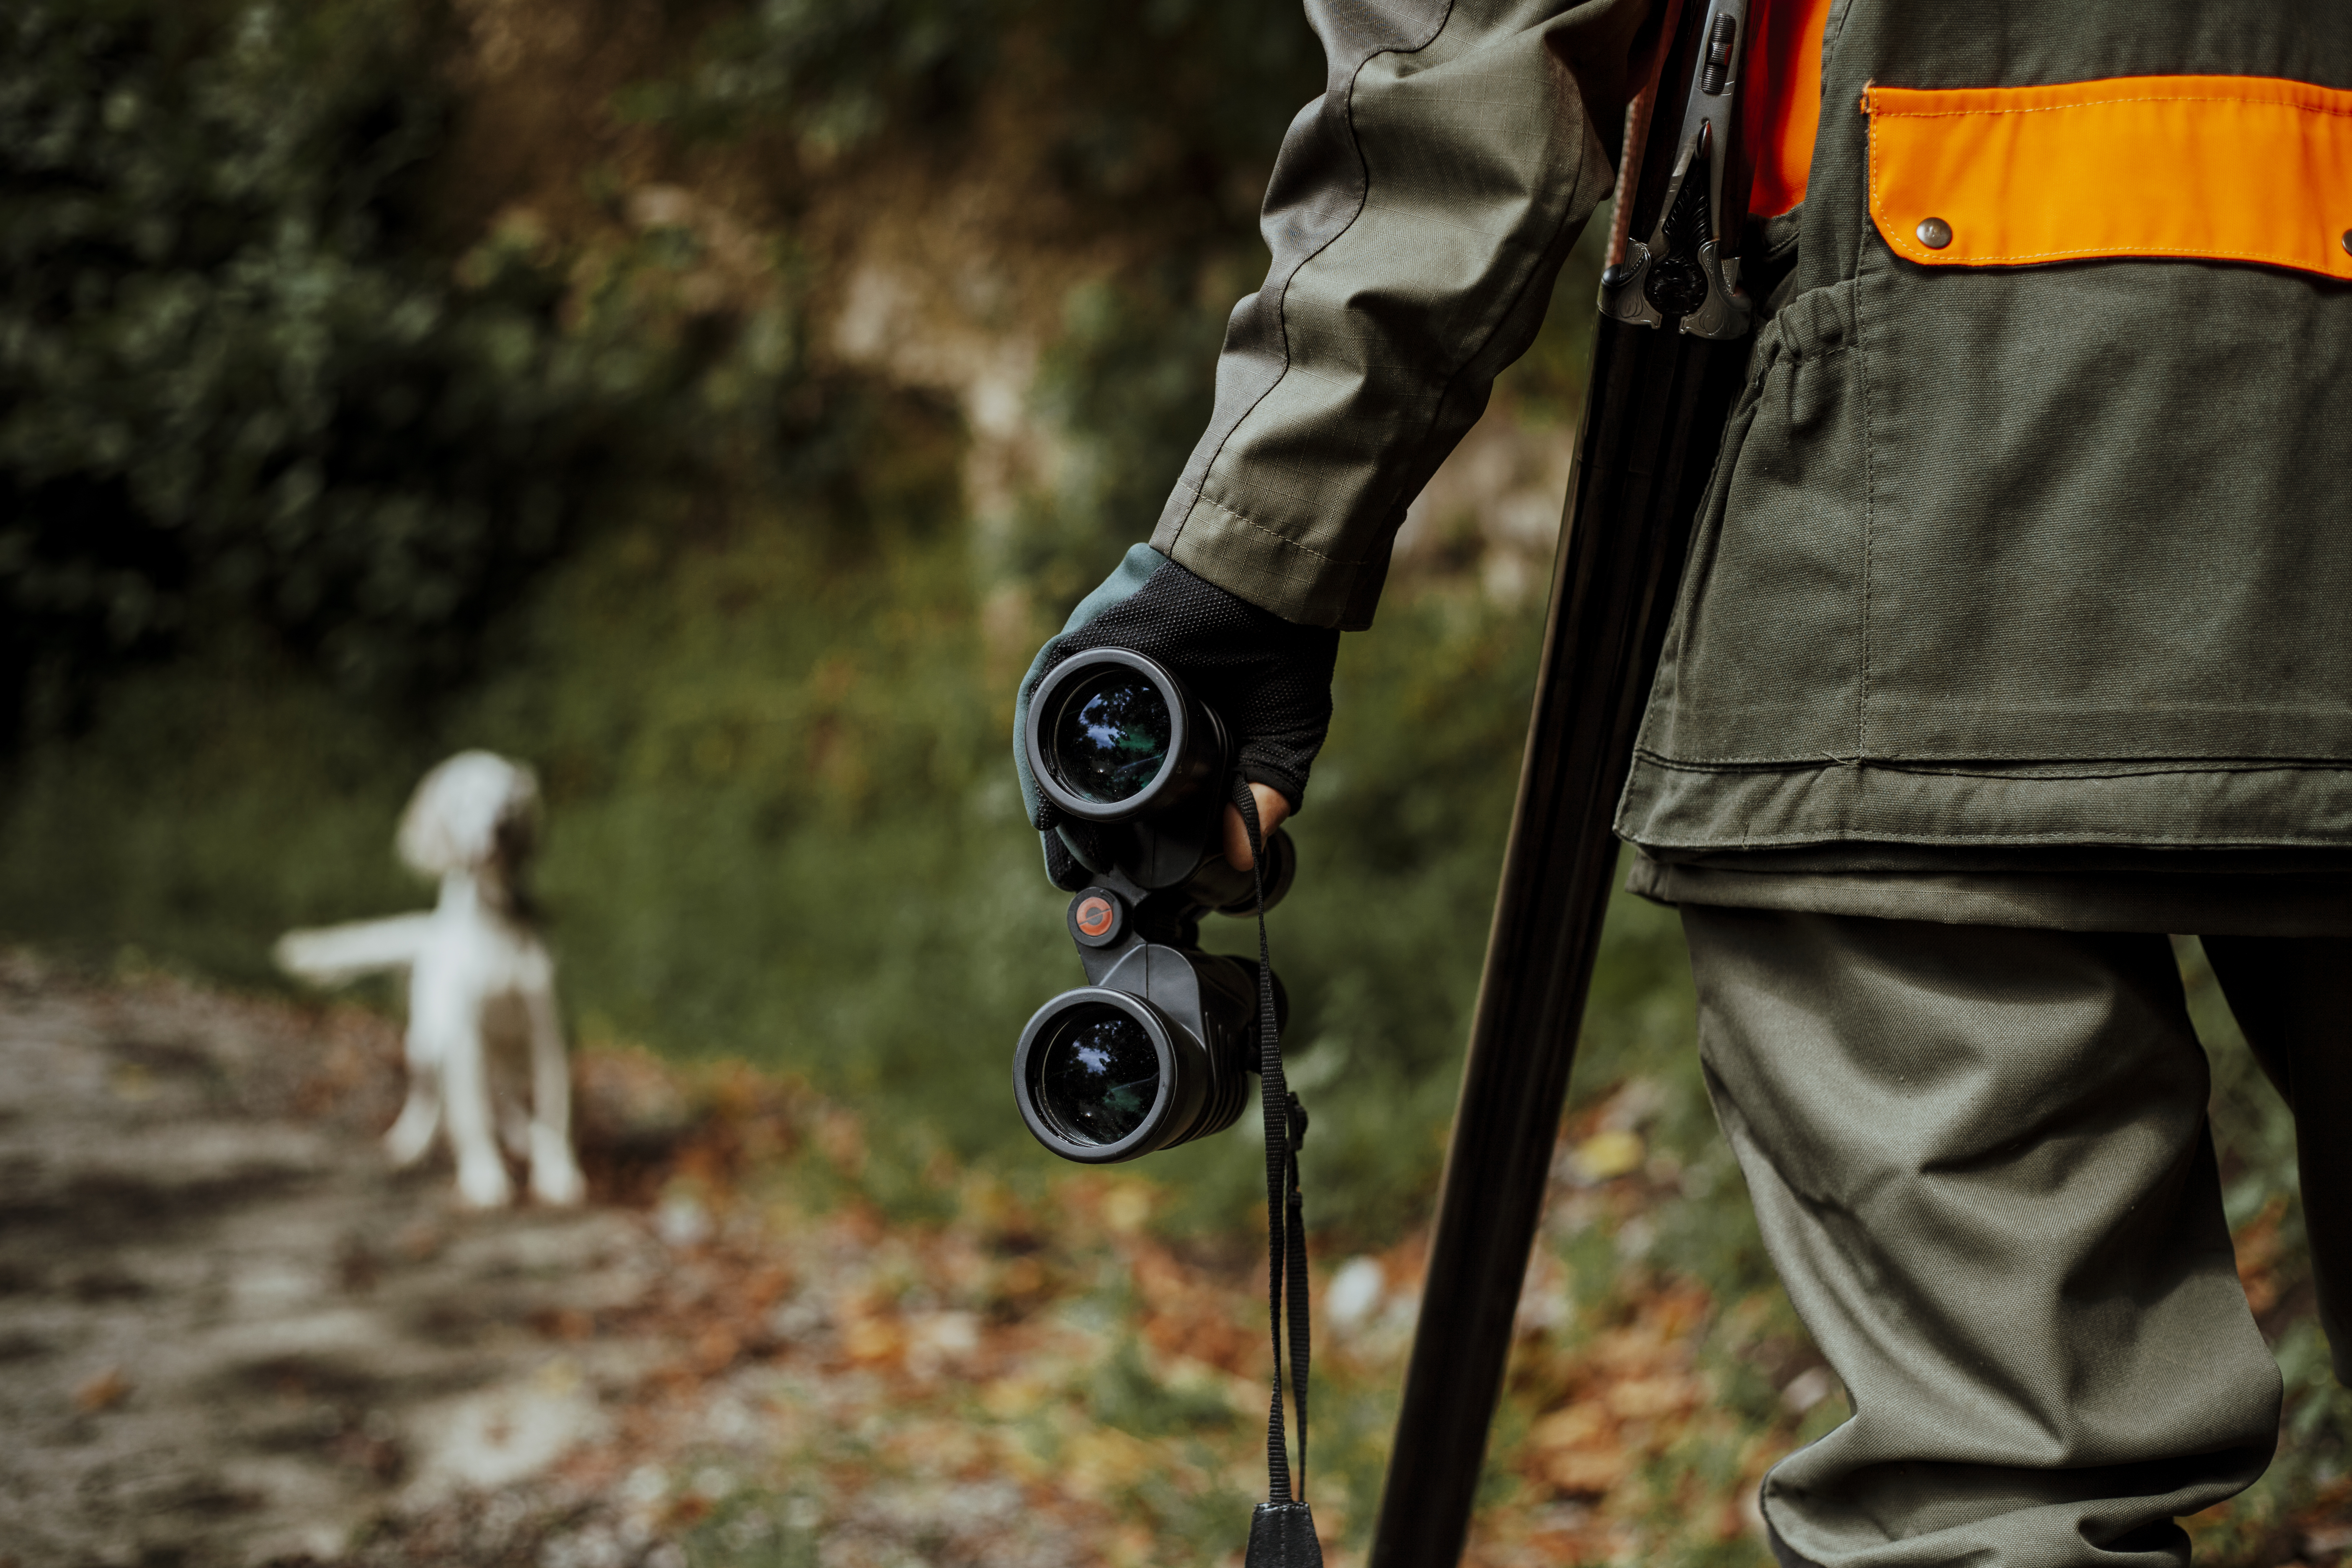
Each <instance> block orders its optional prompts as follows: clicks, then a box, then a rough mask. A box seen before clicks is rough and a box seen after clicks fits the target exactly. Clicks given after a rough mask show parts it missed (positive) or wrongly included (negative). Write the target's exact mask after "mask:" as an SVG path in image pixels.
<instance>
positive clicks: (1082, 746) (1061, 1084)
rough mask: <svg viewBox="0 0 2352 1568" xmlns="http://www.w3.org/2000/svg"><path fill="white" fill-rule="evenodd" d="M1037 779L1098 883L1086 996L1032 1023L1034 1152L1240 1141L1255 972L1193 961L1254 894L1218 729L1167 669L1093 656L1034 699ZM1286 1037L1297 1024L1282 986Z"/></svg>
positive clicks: (1027, 1098)
mask: <svg viewBox="0 0 2352 1568" xmlns="http://www.w3.org/2000/svg"><path fill="white" fill-rule="evenodd" d="M1022 745H1023V747H1024V750H1025V751H1026V752H1027V754H1028V760H1029V767H1030V771H1031V772H1032V773H1034V775H1035V776H1036V780H1037V785H1038V788H1039V789H1040V790H1042V791H1043V792H1044V794H1045V798H1046V799H1047V800H1049V801H1051V802H1052V803H1053V805H1054V808H1055V811H1056V812H1057V813H1059V814H1060V816H1061V822H1060V824H1059V826H1056V827H1055V829H1054V831H1055V833H1056V834H1058V835H1059V836H1060V837H1061V840H1062V843H1063V845H1064V846H1065V847H1066V848H1067V849H1068V850H1069V852H1070V854H1071V856H1072V857H1073V858H1076V861H1077V862H1078V864H1079V865H1081V866H1083V867H1084V868H1086V869H1087V873H1088V874H1089V875H1090V876H1092V877H1093V879H1094V880H1093V882H1092V883H1091V884H1089V885H1088V886H1087V887H1085V888H1083V889H1079V891H1078V892H1077V893H1076V895H1075V896H1074V897H1073V898H1072V899H1071V900H1070V910H1069V931H1070V940H1071V941H1072V942H1076V944H1077V948H1078V958H1079V961H1080V962H1081V963H1083V964H1085V966H1086V972H1087V984H1086V985H1084V986H1081V987H1080V988H1078V989H1077V990H1076V991H1065V992H1064V993H1062V994H1060V995H1059V996H1056V997H1055V998H1054V999H1053V1000H1052V1001H1050V1002H1048V1003H1046V1004H1045V1005H1044V1006H1043V1007H1040V1008H1038V1009H1037V1012H1036V1014H1035V1016H1033V1017H1032V1018H1031V1019H1030V1020H1029V1025H1028V1027H1026V1028H1024V1029H1023V1030H1022V1031H1021V1044H1020V1046H1019V1047H1017V1048H1016V1049H1015V1050H1014V1051H1013V1096H1014V1099H1015V1100H1017V1101H1018V1103H1019V1104H1020V1107H1021V1119H1022V1120H1023V1121H1025V1122H1027V1123H1028V1124H1029V1131H1031V1132H1033V1133H1034V1134H1035V1135H1036V1138H1037V1141H1038V1142H1040V1143H1043V1144H1045V1147H1046V1148H1048V1149H1051V1150H1052V1151H1053V1152H1055V1153H1056V1154H1059V1155H1061V1156H1062V1157H1063V1158H1064V1159H1066V1160H1076V1161H1080V1162H1082V1163H1087V1164H1109V1163H1114V1162H1117V1161H1120V1160H1133V1159H1138V1158H1139V1157H1141V1156H1142V1155H1145V1154H1149V1153H1150V1152H1152V1151H1153V1150H1155V1149H1168V1148H1172V1147H1174V1146H1175V1145H1176V1144H1179V1143H1183V1142H1190V1141H1191V1140H1192V1139H1195V1138H1203V1137H1206V1136H1207V1135H1208V1134H1210V1133H1212V1132H1220V1131H1223V1130H1224V1129H1226V1128H1228V1127H1230V1126H1232V1125H1233V1124H1234V1121H1236V1120H1237V1119H1238V1118H1239V1117H1240V1116H1241V1113H1242V1111H1243V1109H1244V1107H1245V1106H1246V1105H1247V1104H1248V1102H1249V1084H1248V1075H1249V1074H1250V1073H1252V1072H1255V1070H1256V1069H1257V1066H1258V1058H1257V1040H1256V1025H1257V1020H1258V988H1257V965H1256V964H1255V963H1250V962H1249V961H1248V960H1246V959H1242V958H1235V957H1232V956H1230V955H1227V954H1223V953H1213V952H1202V951H1201V949H1200V945H1199V943H1200V917H1201V916H1202V915H1203V914H1205V913H1207V912H1209V911H1210V910H1217V911H1220V912H1222V913H1224V914H1229V915H1250V914H1255V913H1256V912H1257V910H1258V907H1259V906H1258V881H1257V879H1256V878H1255V876H1254V875H1253V874H1252V873H1251V872H1249V871H1245V870H1242V869H1240V868H1236V867H1234V865H1233V864H1232V863H1230V862H1229V861H1227V860H1226V859H1225V858H1224V854H1223V847H1222V846H1221V844H1220V842H1219V840H1220V837H1221V831H1222V826H1223V814H1224V806H1225V803H1226V798H1227V797H1226V794H1225V790H1226V787H1227V781H1228V780H1230V779H1231V778H1232V776H1233V772H1234V754H1233V744H1232V741H1231V738H1230V737H1229V735H1228V734H1227V732H1226V730H1225V726H1224V722H1223V721H1222V720H1220V719H1219V718H1218V717H1217V715H1216V714H1215V713H1214V712H1213V711H1212V710H1210V709H1208V708H1207V707H1205V706H1203V705H1202V703H1201V702H1200V701H1199V700H1196V699H1195V698H1194V697H1193V696H1192V693H1191V692H1189V691H1187V690H1186V689H1184V686H1183V683H1182V682H1181V681H1179V680H1178V679H1176V677H1175V676H1174V675H1173V674H1171V672H1170V671H1169V670H1168V669H1167V668H1165V667H1164V666H1162V665H1160V663H1158V662H1157V661H1155V660H1153V659H1150V658H1146V657H1144V656H1143V655H1141V654H1139V653H1133V652H1130V651H1129V650H1128V649H1125V648H1097V649H1096V650H1094V651H1093V652H1090V653H1082V654H1076V655H1074V656H1072V657H1071V658H1068V659H1066V660H1064V661H1063V662H1062V663H1061V664H1060V665H1058V666H1056V667H1055V669H1054V671H1053V673H1052V674H1050V675H1048V676H1047V677H1046V678H1045V681H1044V682H1043V683H1042V684H1041V685H1040V686H1039V687H1038V688H1037V691H1036V695H1035V696H1034V697H1033V698H1032V699H1031V700H1030V703H1029V718H1028V723H1027V725H1026V727H1025V728H1024V731H1023V732H1022ZM1263 864H1264V874H1265V906H1266V907H1267V908H1272V907H1273V905H1274V904H1275V903H1276V902H1277V901H1278V900H1280V899H1281V897H1282V895H1283V894H1284V893H1286V892H1287V891H1288V890H1289V888H1290V879H1291V877H1292V876H1293V874H1294V873H1295V872H1296V870H1297V856H1296V854H1295V852H1294V851H1293V849H1292V847H1291V843H1290V838H1289V836H1288V835H1287V834H1286V833H1284V832H1282V831H1281V830H1280V829H1276V831H1275V832H1274V833H1273V834H1272V835H1270V836H1269V837H1267V838H1266V840H1265V846H1264V854H1263ZM1274 994H1275V1012H1276V1019H1277V1026H1278V1022H1279V1020H1280V1019H1281V1017H1282V1016H1284V1015H1285V1014H1286V1012H1287V1010H1288V1003H1287V999H1286V997H1285V996H1284V994H1283V991H1282V983H1281V981H1280V980H1278V979H1277V980H1276V982H1275V985H1274Z"/></svg>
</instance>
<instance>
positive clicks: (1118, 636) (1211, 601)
mask: <svg viewBox="0 0 2352 1568" xmlns="http://www.w3.org/2000/svg"><path fill="white" fill-rule="evenodd" d="M1098 647H1124V648H1131V649H1133V650H1134V651H1135V652H1137V653H1139V654H1144V655H1146V656H1148V657H1150V658H1155V659H1158V660H1159V661H1160V663H1161V664H1164V665H1166V666H1167V667H1168V668H1170V669H1171V670H1172V671H1174V672H1175V675H1176V677H1177V679H1180V680H1181V681H1183V682H1184V684H1185V685H1186V686H1187V687H1189V688H1191V689H1192V693H1193V695H1195V696H1196V697H1198V698H1200V700H1202V702H1205V703H1207V704H1208V705H1209V706H1210V707H1211V708H1213V709H1214V710H1216V711H1217V713H1218V715H1219V716H1220V717H1221V718H1223V720H1224V721H1225V725H1226V728H1227V729H1228V730H1230V731H1232V732H1233V736H1234V743H1235V746H1236V747H1237V749H1238V751H1239V753H1240V754H1239V757H1238V765H1239V767H1240V769H1241V773H1242V776H1243V777H1244V778H1246V779H1248V780H1250V781H1251V782H1252V783H1254V784H1265V785H1267V786H1269V787H1270V788H1273V789H1276V790H1278V791H1280V792H1281V793H1282V795H1283V798H1284V799H1286V800H1287V801H1289V802H1290V808H1291V809H1292V810H1293V811H1297V809H1298V808H1299V806H1300V805H1302V804H1303V802H1304V799H1305V796H1306V794H1307V771H1308V770H1309V769H1310V768H1312V767H1313V766H1314V765H1315V753H1316V752H1319V751H1321V750H1322V749H1323V737H1324V733H1325V731H1328V730H1329V728H1330V726H1331V667H1332V666H1333V664H1334V663H1336V662H1337V661H1338V659H1339V632H1338V631H1336V630H1334V629H1331V628H1329V627H1325V626H1299V625H1297V623H1295V622H1292V621H1286V620H1284V619H1283V618H1282V617H1281V616H1277V615H1276V614H1274V613H1273V612H1272V611H1271V610H1262V609H1260V608H1258V607H1257V606H1256V605H1253V604H1251V603H1250V602H1249V601H1248V600H1246V599H1242V598H1237V597H1235V596H1234V595H1232V594H1229V593H1227V592H1225V590H1224V589H1223V588H1220V587H1218V586H1217V585H1216V584H1213V583H1211V582H1209V581H1207V580H1206V579H1205V578H1201V577H1196V576H1194V575H1193V574H1192V573H1190V572H1187V571H1186V570H1185V569H1184V568H1183V567H1181V566H1179V565H1177V564H1176V563H1175V562H1173V561H1171V560H1170V559H1168V557H1166V556H1164V555H1162V554H1160V552H1158V551H1156V550H1154V549H1152V548H1151V547H1150V545H1148V544H1139V545H1137V546H1135V547H1134V548H1133V549H1132V550H1129V552H1127V558H1126V559H1125V560H1123V561H1121V562H1120V563H1119V565H1118V571H1116V572H1114V573H1112V574H1110V576H1109V577H1108V579H1106V580H1105V581H1104V583H1103V584H1102V586H1101V587H1099V588H1097V589H1096V590H1095V591H1094V592H1093V593H1091V594H1089V595H1087V596H1086V598H1084V599H1083V600H1081V601H1079V604H1078V607H1077V608H1076V609H1075V610H1073V611H1071V612H1070V619H1069V623H1068V624H1067V625H1066V626H1064V627H1063V628H1062V632H1061V635H1060V636H1058V637H1055V638H1054V639H1053V640H1052V641H1050V642H1048V643H1047V644H1046V645H1045V647H1042V648H1040V649H1039V650H1038V651H1037V657H1036V658H1035V659H1034V661H1033V662H1032V663H1031V664H1030V666H1029V673H1028V674H1027V675H1026V676H1024V677H1023V678H1022V681H1021V696H1020V700H1019V701H1018V702H1017V703H1016V704H1015V705H1014V709H1013V764H1014V766H1015V767H1017V768H1018V769H1019V770H1020V773H1021V795H1022V800H1023V802H1024V804H1025V805H1027V807H1028V809H1029V820H1030V821H1031V822H1032V823H1034V825H1035V826H1036V827H1037V828H1038V830H1039V831H1040V832H1043V833H1044V834H1045V858H1046V866H1047V871H1048V874H1049V875H1053V874H1054V873H1055V872H1056V871H1057V870H1060V869H1062V868H1061V867H1060V866H1059V865H1057V861H1066V860H1067V858H1068V857H1067V852H1066V851H1063V850H1062V847H1061V844H1060V842H1059V840H1058V839H1056V838H1055V836H1054V834H1053V833H1052V832H1051V831H1050V830H1051V829H1052V827H1053V826H1054V822H1055V814H1054V808H1053V807H1052V805H1049V804H1048V803H1047V802H1046V801H1045V797H1044V796H1043V795H1040V794H1039V793H1038V789H1037V781H1036V780H1035V779H1034V778H1033V777H1032V776H1030V773H1029V759H1028V756H1027V753H1026V752H1025V751H1024V747H1023V746H1022V743H1021V734H1022V728H1023V726H1024V724H1025V723H1026V722H1027V720H1028V716H1029V700H1030V698H1031V697H1032V696H1033V695H1034V694H1035V692H1036V690H1037V687H1038V684H1039V683H1040V682H1042V681H1043V680H1044V679H1045V677H1046V676H1047V675H1048V674H1050V673H1052V671H1053V669H1054V667H1055V665H1058V664H1060V663H1061V662H1062V661H1063V660H1064V659H1066V658H1069V657H1070V656H1071V655H1072V654H1076V653H1084V652H1086V651H1087V650H1089V649H1092V648H1098ZM1057 851H1060V853H1059V854H1058V855H1057V853H1056V852H1057ZM1064 880H1065V877H1064V876H1063V875H1054V881H1055V885H1056V886H1060V885H1062V884H1063V883H1064Z"/></svg>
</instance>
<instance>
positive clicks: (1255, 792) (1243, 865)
mask: <svg viewBox="0 0 2352 1568" xmlns="http://www.w3.org/2000/svg"><path fill="white" fill-rule="evenodd" d="M1249 787H1250V798H1251V799H1252V800H1254V801H1255V802H1256V803H1257V826H1258V836H1259V837H1260V838H1261V839H1264V838H1271V837H1274V830H1275V829H1276V828H1277V827H1279V826H1282V819H1283V818H1284V817H1286V816H1289V815H1290V803H1289V802H1288V801H1286V800H1285V799H1283V797H1282V792H1281V791H1280V790H1278V789H1276V788H1275V787H1274V786H1273V785H1271V784H1252V785H1250V786H1249ZM1225 858H1226V860H1227V861H1229V862H1230V863H1232V865H1233V866H1234V868H1236V869H1239V870H1243V871H1246V870H1248V869H1249V868H1251V867H1252V866H1254V865H1255V864H1256V863H1257V861H1256V858H1255V857H1254V856H1252V855H1251V854H1250V847H1249V827H1248V826H1247V825H1246V824H1245V823H1244V822H1243V821H1242V813H1241V808H1240V807H1239V806H1234V805H1229V806H1227V807H1225Z"/></svg>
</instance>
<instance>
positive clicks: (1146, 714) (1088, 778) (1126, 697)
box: [1052, 670, 1175, 805]
mask: <svg viewBox="0 0 2352 1568" xmlns="http://www.w3.org/2000/svg"><path fill="white" fill-rule="evenodd" d="M1174 729H1175V725H1174V723H1173V721H1171V719H1170V717H1169V713H1168V704H1167V702H1166V701H1164V700H1162V699H1161V698H1160V692H1159V689H1157V688H1155V687H1154V686H1153V685H1152V684H1151V682H1150V681H1149V680H1145V679H1142V678H1140V677H1139V676H1137V675H1134V674H1131V673H1129V671H1126V670H1119V671H1117V672H1116V673H1111V674H1106V675H1103V676H1098V677H1097V678H1096V679H1092V680H1087V681H1084V682H1082V683H1081V684H1080V685H1079V687H1078V689H1076V691H1073V692H1071V693H1070V695H1069V697H1068V698H1067V699H1066V700H1065V701H1064V702H1063V704H1062V711H1061V715H1060V718H1059V719H1058V720H1057V721H1056V722H1055V726H1054V749H1053V753H1052V756H1053V763H1054V771H1055V773H1056V774H1058V775H1059V782H1060V784H1062V786H1063V787H1064V788H1065V789H1067V790H1068V791H1069V792H1070V793H1071V794H1073V795H1076V796H1077V797H1078V798H1079V799H1081V800H1088V801H1093V802H1094V803H1096V804H1097V805H1117V804H1118V802H1120V801H1122V800H1127V799H1129V798H1130V797H1132V796H1134V795H1138V794H1139V793H1141V792H1142V790H1143V788H1144V787H1145V786H1146V785H1148V784H1150V783H1151V781H1152V780H1153V779H1155V778H1157V777H1159V776H1160V767H1161V765H1162V764H1163V763H1166V762H1167V760H1168V745H1169V742H1170V740H1171V737H1172V735H1173V733H1174Z"/></svg>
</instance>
